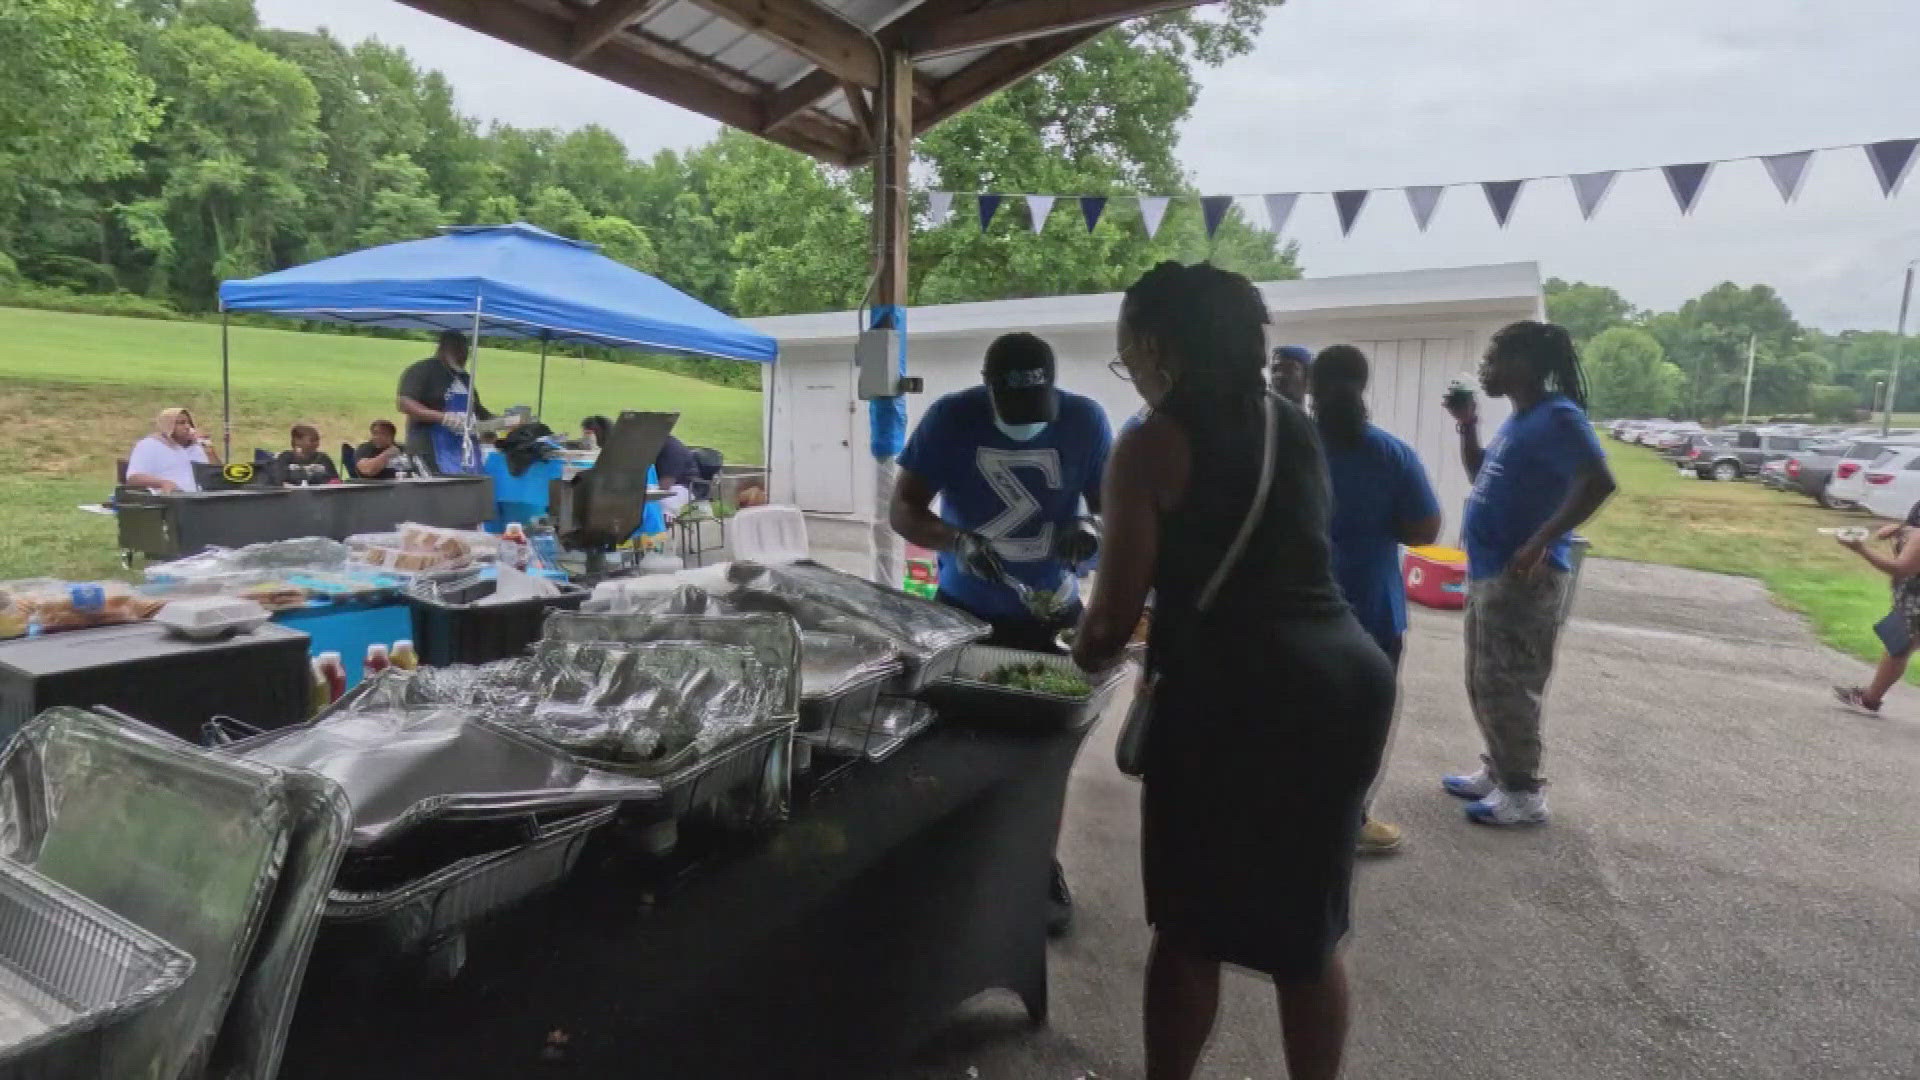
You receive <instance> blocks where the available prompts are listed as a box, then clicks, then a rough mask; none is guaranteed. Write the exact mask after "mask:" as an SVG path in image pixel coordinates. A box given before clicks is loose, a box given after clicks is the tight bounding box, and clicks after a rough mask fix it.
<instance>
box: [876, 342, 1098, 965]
mask: <svg viewBox="0 0 1920 1080" xmlns="http://www.w3.org/2000/svg"><path fill="white" fill-rule="evenodd" d="M1055 368H1056V366H1055V363H1054V357H1053V349H1052V347H1051V346H1049V345H1048V344H1047V343H1046V342H1044V341H1042V340H1040V339H1039V338H1037V337H1035V336H1033V335H1032V334H1007V335H1004V336H1002V337H1000V338H998V339H997V340H995V341H994V342H993V344H992V345H989V346H988V347H987V358H986V364H985V367H984V368H983V369H982V371H981V376H982V381H983V385H981V386H975V387H970V388H968V389H966V390H961V391H958V392H956V393H952V394H948V395H946V396H945V397H942V398H940V399H939V400H938V401H935V402H934V403H933V404H932V405H931V406H929V407H928V409H927V412H926V415H924V416H922V417H921V418H920V424H919V426H918V427H916V428H915V429H914V432H913V437H912V438H910V439H909V440H907V448H906V450H905V452H903V453H902V454H901V455H900V474H899V478H898V480H897V481H896V483H895V486H894V491H893V505H892V507H891V511H890V514H889V518H890V520H891V522H892V524H893V529H894V531H895V532H897V533H899V534H900V535H901V536H902V537H904V538H906V540H907V541H908V542H910V543H914V544H918V545H920V546H921V547H924V548H928V549H930V550H933V551H937V552H939V553H940V594H939V598H940V600H941V601H942V602H944V603H947V604H951V605H953V606H954V607H957V608H961V609H963V610H966V611H969V612H972V613H973V614H974V615H977V616H979V617H980V618H981V619H984V620H986V621H987V622H988V623H989V624H991V625H992V626H993V637H992V638H990V639H989V640H990V642H991V643H993V644H995V645H1004V646H1007V647H1010V648H1017V649H1027V650H1031V651H1036V652H1058V651H1059V649H1058V647H1057V646H1056V645H1055V641H1056V639H1057V638H1058V636H1059V633H1060V631H1061V630H1063V629H1065V628H1067V627H1069V626H1072V625H1074V624H1075V623H1076V622H1077V621H1078V620H1079V618H1080V608H1081V604H1080V594H1079V578H1078V571H1079V569H1080V568H1081V567H1082V565H1083V564H1085V563H1086V562H1087V561H1088V560H1089V559H1091V558H1092V556H1093V554H1094V551H1095V548H1096V546H1097V540H1096V539H1095V535H1096V534H1095V532H1094V530H1093V528H1092V526H1091V524H1090V522H1089V521H1088V520H1087V519H1085V518H1083V517H1082V515H1081V509H1080V505H1081V502H1082V500H1085V503H1086V506H1087V510H1088V512H1089V513H1092V514H1098V513H1099V512H1100V482H1101V478H1102V477H1103V476H1104V475H1105V474H1106V471H1107V455H1108V453H1109V452H1110V451H1111V450H1112V447H1113V434H1112V432H1111V430H1110V429H1109V428H1108V426H1107V414H1106V412H1105V411H1103V410H1102V409H1101V408H1100V406H1099V405H1097V404H1095V403H1094V402H1093V400H1092V399H1091V398H1086V397H1082V396H1081V395H1079V394H1070V393H1067V392H1065V391H1062V390H1060V389H1059V388H1058V387H1057V386H1055V385H1054V383H1055V378H1056V374H1057V373H1056V369H1055ZM936 496H937V497H938V498H939V500H940V512H939V514H937V515H936V514H935V513H934V511H933V500H934V498H935V497H936ZM1008 580H1012V581H1016V582H1019V583H1020V584H1021V585H1022V586H1024V595H1023V590H1022V589H1017V588H1015V587H1013V586H1012V585H1009V584H1008V583H1007V582H1008ZM1052 894H1053V901H1054V914H1053V919H1052V923H1051V929H1052V930H1053V931H1054V932H1056V933H1057V932H1059V931H1061V930H1064V929H1065V927H1066V924H1067V920H1068V919H1069V918H1070V916H1071V912H1072V907H1071V903H1072V901H1071V899H1070V897H1069V894H1068V892H1067V884H1066V879H1065V877H1064V876H1063V875H1062V874H1061V872H1060V866H1059V864H1058V863H1057V862H1056V863H1055V864H1054V869H1053V886H1052Z"/></svg>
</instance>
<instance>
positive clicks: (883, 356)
mask: <svg viewBox="0 0 1920 1080" xmlns="http://www.w3.org/2000/svg"><path fill="white" fill-rule="evenodd" d="M853 366H854V367H855V368H856V369H858V370H859V373H860V380H859V387H860V400H861V401H872V400H873V399H874V398H890V397H899V396H900V393H901V387H900V331H898V330H863V331H861V332H860V338H859V340H858V341H856V342H855V343H854V346H853Z"/></svg>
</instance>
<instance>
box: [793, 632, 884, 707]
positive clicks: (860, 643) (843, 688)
mask: <svg viewBox="0 0 1920 1080" xmlns="http://www.w3.org/2000/svg"><path fill="white" fill-rule="evenodd" d="M903 667H905V665H904V664H902V663H901V662H900V657H899V656H898V655H896V654H895V653H894V651H893V647H892V646H890V645H887V644H885V643H884V642H878V641H871V640H867V639H864V638H858V637H854V636H853V635H851V634H822V633H815V632H812V631H808V632H806V633H803V634H801V635H800V699H801V700H802V701H819V700H821V699H823V698H830V697H835V696H837V695H840V694H844V693H846V692H848V691H850V690H853V689H854V688H856V687H860V686H864V685H866V684H868V683H871V682H881V681H884V680H886V679H889V678H892V677H893V676H895V675H898V674H900V671H901V669H902V668H903Z"/></svg>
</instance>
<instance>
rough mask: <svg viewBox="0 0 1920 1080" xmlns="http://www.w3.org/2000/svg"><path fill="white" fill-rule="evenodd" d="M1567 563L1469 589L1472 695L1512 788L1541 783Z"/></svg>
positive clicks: (1492, 755)
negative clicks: (1543, 731)
mask: <svg viewBox="0 0 1920 1080" xmlns="http://www.w3.org/2000/svg"><path fill="white" fill-rule="evenodd" d="M1569 578H1570V575H1568V574H1567V573H1566V572H1565V571H1560V570H1547V571H1543V572H1542V573H1541V574H1540V575H1539V576H1538V577H1535V578H1531V579H1528V578H1521V577H1517V576H1515V575H1511V574H1501V575H1499V576H1498V577H1491V578H1484V579H1481V580H1479V581H1475V582H1473V583H1472V585H1471V586H1469V588H1468V591H1467V700H1468V701H1470V702H1471V703H1472V705H1473V718H1474V720H1475V721H1476V722H1478V723H1479V725H1480V734H1481V736H1482V737H1483V738H1485V739H1486V742H1487V753H1486V757H1485V760H1486V763H1487V766H1488V767H1489V768H1490V769H1491V770H1492V772H1493V776H1494V779H1495V780H1497V781H1498V782H1499V784H1500V786H1501V787H1504V788H1506V789H1507V790H1509V791H1535V790H1538V789H1539V787H1540V703H1541V701H1542V699H1543V698H1545V696H1546V692H1547V676H1549V675H1551V674H1552V673H1553V647H1554V643H1555V641H1556V640H1557V639H1558V638H1559V636H1560V606H1561V601H1562V600H1563V599H1564V598H1565V597H1566V591H1567V589H1569V588H1571V587H1572V582H1571V581H1570V580H1569Z"/></svg>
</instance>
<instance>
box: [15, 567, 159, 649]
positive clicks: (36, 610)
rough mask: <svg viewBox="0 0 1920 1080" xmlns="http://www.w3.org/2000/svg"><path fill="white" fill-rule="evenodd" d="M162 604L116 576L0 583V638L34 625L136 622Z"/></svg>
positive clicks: (52, 628) (47, 628) (50, 629)
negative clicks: (114, 577)
mask: <svg viewBox="0 0 1920 1080" xmlns="http://www.w3.org/2000/svg"><path fill="white" fill-rule="evenodd" d="M160 605H161V601H159V600H156V599H153V598H151V597H147V596H141V595H139V594H137V593H135V592H134V591H133V590H132V589H131V588H129V587H128V586H127V585H126V584H125V583H124V582H119V581H60V580H56V579H54V578H29V579H26V580H23V581H7V582H0V638H15V637H19V636H21V635H22V634H26V633H29V632H30V631H31V630H32V629H34V628H37V629H38V630H40V631H42V632H45V633H55V632H57V631H61V630H85V629H88V628H90V627H95V626H118V625H120V624H122V623H130V622H139V621H140V620H142V619H151V618H153V616H154V614H155V613H156V612H158V611H159V610H160Z"/></svg>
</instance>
